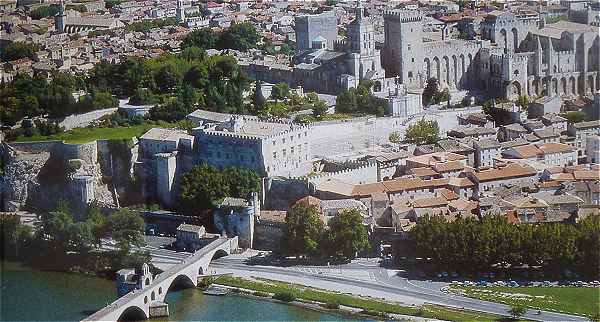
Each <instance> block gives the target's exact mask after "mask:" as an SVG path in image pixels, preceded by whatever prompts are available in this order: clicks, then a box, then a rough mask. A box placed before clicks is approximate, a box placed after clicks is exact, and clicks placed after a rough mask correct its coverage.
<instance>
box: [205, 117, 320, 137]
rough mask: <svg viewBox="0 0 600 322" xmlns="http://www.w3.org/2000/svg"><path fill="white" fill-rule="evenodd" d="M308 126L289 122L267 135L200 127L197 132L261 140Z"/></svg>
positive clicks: (307, 125)
mask: <svg viewBox="0 0 600 322" xmlns="http://www.w3.org/2000/svg"><path fill="white" fill-rule="evenodd" d="M273 123H275V122H273ZM281 123H283V124H288V123H286V122H284V121H282V122H281ZM310 128H311V125H310V124H306V125H296V124H291V125H290V128H289V129H287V130H283V131H280V132H277V133H275V134H269V135H252V134H244V133H238V132H230V131H219V130H213V129H202V128H199V129H197V133H202V134H203V135H211V136H220V137H228V138H235V139H240V140H253V141H262V140H268V139H273V138H278V137H281V136H284V135H289V134H296V133H298V132H302V131H305V130H309V129H310Z"/></svg>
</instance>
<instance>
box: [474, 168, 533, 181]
mask: <svg viewBox="0 0 600 322" xmlns="http://www.w3.org/2000/svg"><path fill="white" fill-rule="evenodd" d="M536 174H537V172H536V171H535V169H534V168H532V167H530V166H521V165H519V164H516V163H511V164H508V165H506V166H504V167H501V168H493V169H489V170H483V171H479V172H474V173H473V175H474V176H475V177H476V178H477V180H478V181H479V182H486V181H494V180H499V179H504V178H519V177H530V176H534V175H536Z"/></svg>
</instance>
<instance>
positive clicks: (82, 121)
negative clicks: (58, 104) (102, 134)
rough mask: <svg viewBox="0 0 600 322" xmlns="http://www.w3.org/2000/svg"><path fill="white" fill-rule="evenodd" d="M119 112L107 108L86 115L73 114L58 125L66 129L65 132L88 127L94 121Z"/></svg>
mask: <svg viewBox="0 0 600 322" xmlns="http://www.w3.org/2000/svg"><path fill="white" fill-rule="evenodd" d="M116 111H117V108H116V107H113V108H106V109H103V110H95V111H91V112H88V113H84V114H73V115H69V116H67V117H65V119H64V120H62V121H61V122H60V123H59V124H58V125H60V126H62V127H64V128H65V131H68V130H72V129H74V128H78V127H86V126H88V125H90V124H91V123H92V122H93V121H96V120H98V119H100V118H101V117H103V116H106V115H109V114H112V113H114V112H116Z"/></svg>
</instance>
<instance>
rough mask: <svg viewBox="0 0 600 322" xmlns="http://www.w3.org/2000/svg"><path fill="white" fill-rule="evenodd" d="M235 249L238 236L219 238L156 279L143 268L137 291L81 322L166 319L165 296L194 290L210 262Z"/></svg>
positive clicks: (135, 289)
mask: <svg viewBox="0 0 600 322" xmlns="http://www.w3.org/2000/svg"><path fill="white" fill-rule="evenodd" d="M236 248H237V236H236V237H233V238H219V239H217V240H215V241H213V242H211V243H210V244H208V245H206V246H205V247H204V248H201V249H200V250H198V251H197V252H195V253H194V254H193V255H192V256H191V257H188V258H186V259H185V260H183V261H182V262H181V263H179V264H177V265H175V266H173V267H171V268H170V269H168V270H166V271H164V272H162V273H160V274H158V275H157V276H152V275H151V273H150V272H149V270H148V269H147V266H145V269H144V272H143V273H144V274H142V276H143V278H142V279H140V280H139V281H140V283H139V285H137V286H138V287H136V288H134V289H133V290H132V291H131V292H129V293H126V294H125V295H123V296H122V297H120V298H118V299H117V300H116V301H114V302H113V303H111V304H110V305H108V306H107V307H105V308H103V309H101V310H100V311H98V312H96V313H94V314H92V315H90V316H88V317H87V318H85V319H84V320H83V321H86V322H87V321H118V320H121V319H124V318H126V317H127V318H133V319H135V320H144V319H148V318H152V317H160V316H169V306H168V304H167V303H166V302H165V298H166V295H167V292H169V291H170V290H172V289H175V288H177V287H195V286H197V285H198V276H200V275H205V274H206V273H207V271H208V266H209V264H210V262H211V260H212V259H213V258H215V257H219V256H221V255H228V254H231V252H232V251H234V250H235V249H236Z"/></svg>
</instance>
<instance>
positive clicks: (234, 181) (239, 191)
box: [221, 167, 261, 199]
mask: <svg viewBox="0 0 600 322" xmlns="http://www.w3.org/2000/svg"><path fill="white" fill-rule="evenodd" d="M221 175H222V176H223V179H224V181H225V184H226V185H227V186H228V190H229V196H231V197H236V198H244V199H245V198H248V196H249V195H250V193H252V192H256V193H258V192H260V183H261V179H260V177H259V176H258V175H257V174H256V172H255V171H253V170H250V169H246V168H240V167H227V168H225V169H223V171H222V173H221Z"/></svg>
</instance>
